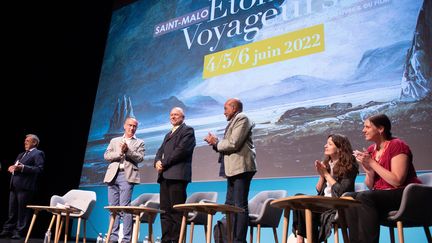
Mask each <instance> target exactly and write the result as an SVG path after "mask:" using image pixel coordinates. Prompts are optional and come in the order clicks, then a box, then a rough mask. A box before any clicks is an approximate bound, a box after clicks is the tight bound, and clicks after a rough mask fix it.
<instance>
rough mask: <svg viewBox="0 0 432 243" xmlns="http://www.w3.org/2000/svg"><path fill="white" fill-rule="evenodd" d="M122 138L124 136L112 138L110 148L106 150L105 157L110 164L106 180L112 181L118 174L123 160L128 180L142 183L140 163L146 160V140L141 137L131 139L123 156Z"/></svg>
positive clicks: (106, 181)
mask: <svg viewBox="0 0 432 243" xmlns="http://www.w3.org/2000/svg"><path fill="white" fill-rule="evenodd" d="M122 140H123V137H117V138H113V139H111V141H110V143H109V145H108V148H107V150H106V151H105V154H104V158H105V160H106V161H108V162H109V163H110V164H109V165H108V169H107V172H106V174H105V178H104V182H105V183H110V182H112V180H113V179H114V177H115V175H116V174H117V170H118V168H119V165H120V163H121V162H123V163H124V170H125V175H126V179H127V181H128V182H130V183H140V177H139V171H138V163H140V162H142V161H143V160H144V141H143V140H142V139H139V138H136V139H131V141H130V143H129V144H128V147H129V149H128V151H127V152H126V154H125V155H124V156H122V155H121V154H122V153H121V150H120V144H121V142H122Z"/></svg>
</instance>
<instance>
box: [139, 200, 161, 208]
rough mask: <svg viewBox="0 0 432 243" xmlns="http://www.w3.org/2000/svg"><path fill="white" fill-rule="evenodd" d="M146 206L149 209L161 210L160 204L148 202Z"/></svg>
mask: <svg viewBox="0 0 432 243" xmlns="http://www.w3.org/2000/svg"><path fill="white" fill-rule="evenodd" d="M141 205H144V204H141ZM144 206H146V207H149V208H156V209H159V206H160V203H158V202H152V201H148V202H147V203H146V204H145V205H144Z"/></svg>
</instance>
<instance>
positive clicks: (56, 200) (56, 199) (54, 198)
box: [50, 195, 65, 206]
mask: <svg viewBox="0 0 432 243" xmlns="http://www.w3.org/2000/svg"><path fill="white" fill-rule="evenodd" d="M57 203H60V204H65V200H64V199H63V197H61V196H57V195H54V196H52V197H51V200H50V206H56V205H57Z"/></svg>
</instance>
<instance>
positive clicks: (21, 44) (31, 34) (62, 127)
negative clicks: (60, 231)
mask: <svg viewBox="0 0 432 243" xmlns="http://www.w3.org/2000/svg"><path fill="white" fill-rule="evenodd" d="M2 9H3V10H4V11H5V12H7V13H8V15H7V16H6V15H3V16H2V21H1V22H2V27H1V29H2V47H3V48H2V59H3V60H4V62H3V64H2V82H1V84H0V104H1V119H0V121H1V127H2V145H1V149H0V151H1V152H0V163H1V167H2V169H1V171H0V228H1V227H3V224H4V222H5V221H6V218H7V216H8V199H9V181H10V173H8V172H7V168H8V166H10V165H11V164H13V163H14V162H15V159H16V156H17V155H18V153H20V152H22V151H23V150H24V139H25V135H26V134H28V133H35V134H37V135H38V136H39V137H40V139H41V144H40V149H41V150H43V151H45V154H46V164H45V169H44V173H43V175H42V176H41V178H40V181H39V183H38V186H39V191H38V192H37V194H36V196H35V200H34V201H33V202H32V203H34V204H41V205H48V204H49V202H50V198H51V196H52V195H54V194H57V195H63V194H64V193H66V192H67V191H68V190H70V189H73V188H77V187H78V185H79V181H80V175H81V169H82V165H83V159H84V152H85V147H86V142H87V136H88V132H89V128H90V120H91V115H92V110H93V104H94V99H95V96H96V91H97V85H98V80H99V75H100V70H101V64H102V59H103V53H104V49H105V42H106V37H107V33H108V28H109V23H110V18H111V13H112V1H111V0H95V1H87V0H82V1H81V0H78V1H61V2H59V1H50V0H49V1H43V2H41V1H26V0H24V1H7V2H4V3H3V4H2ZM50 219H51V217H50V215H48V214H47V213H40V215H39V216H38V219H37V222H36V224H35V229H34V230H33V233H32V237H33V238H42V237H43V234H44V233H45V231H46V230H47V227H48V225H49V220H50ZM88 227H89V228H88V229H89V230H91V225H88Z"/></svg>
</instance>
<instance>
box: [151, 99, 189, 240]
mask: <svg viewBox="0 0 432 243" xmlns="http://www.w3.org/2000/svg"><path fill="white" fill-rule="evenodd" d="M184 118H185V115H184V112H183V109H182V108H180V107H174V108H173V109H172V110H171V112H170V122H171V124H172V125H173V128H172V130H171V131H170V132H169V133H167V135H166V136H165V138H164V141H163V143H162V145H161V146H160V148H159V150H158V152H157V154H156V157H155V162H154V167H155V168H156V170H157V172H158V180H157V181H158V183H159V184H160V208H161V209H162V210H164V211H165V213H162V214H161V226H162V242H163V243H168V242H169V243H173V242H178V239H179V235H180V222H181V218H182V213H181V212H178V211H177V210H174V209H173V205H175V204H181V203H185V201H186V187H187V185H188V183H189V182H190V181H191V177H192V154H193V150H194V147H195V133H194V129H193V128H192V127H190V126H187V125H186V124H185V123H184Z"/></svg>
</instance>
